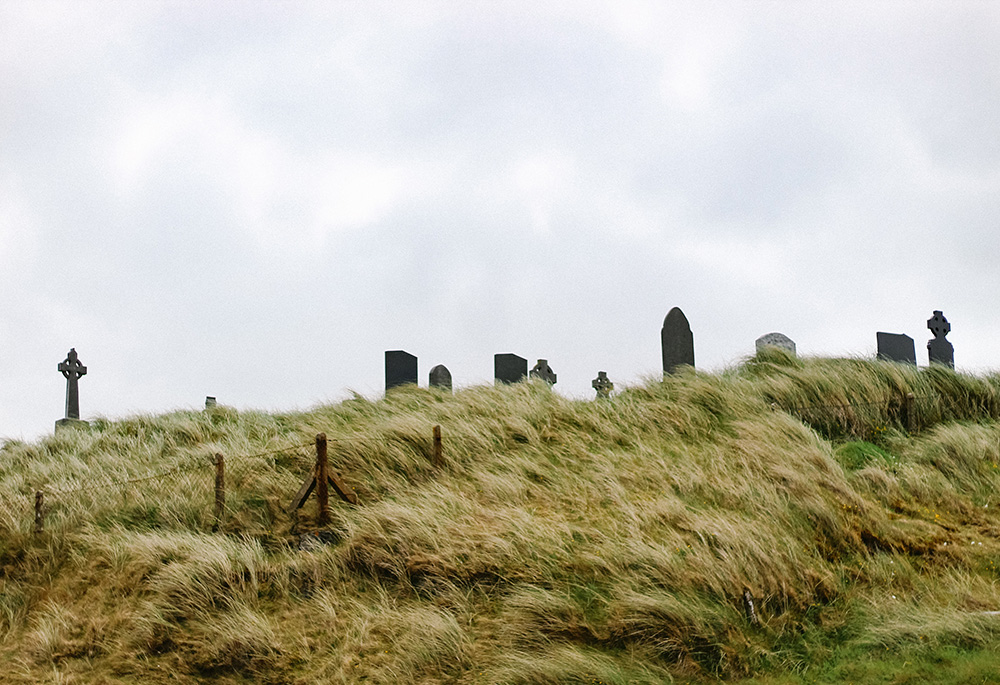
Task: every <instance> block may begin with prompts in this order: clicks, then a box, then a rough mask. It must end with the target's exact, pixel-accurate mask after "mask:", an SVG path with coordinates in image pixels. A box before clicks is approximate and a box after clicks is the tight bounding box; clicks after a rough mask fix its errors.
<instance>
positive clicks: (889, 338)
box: [875, 332, 917, 366]
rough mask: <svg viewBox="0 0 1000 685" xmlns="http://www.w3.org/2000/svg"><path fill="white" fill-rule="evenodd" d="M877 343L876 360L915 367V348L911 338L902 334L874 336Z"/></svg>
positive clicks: (879, 333) (877, 334) (879, 334)
mask: <svg viewBox="0 0 1000 685" xmlns="http://www.w3.org/2000/svg"><path fill="white" fill-rule="evenodd" d="M875 339H876V340H877V341H878V358H879V359H884V360H885V361H888V362H899V363H901V364H913V365H914V366H916V365H917V348H916V347H915V346H914V344H913V338H911V337H910V336H908V335H906V334H904V333H882V332H878V333H876V334H875Z"/></svg>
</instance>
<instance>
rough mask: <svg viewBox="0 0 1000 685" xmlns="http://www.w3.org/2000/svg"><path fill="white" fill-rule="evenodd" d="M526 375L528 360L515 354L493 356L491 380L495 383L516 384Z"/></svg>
mask: <svg viewBox="0 0 1000 685" xmlns="http://www.w3.org/2000/svg"><path fill="white" fill-rule="evenodd" d="M527 375H528V360H527V359H525V358H524V357H518V356H517V355H516V354H495V355H493V378H494V379H495V381H496V382H497V383H517V382H518V381H521V380H523V379H524V378H526V377H527Z"/></svg>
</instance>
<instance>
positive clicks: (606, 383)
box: [590, 371, 615, 398]
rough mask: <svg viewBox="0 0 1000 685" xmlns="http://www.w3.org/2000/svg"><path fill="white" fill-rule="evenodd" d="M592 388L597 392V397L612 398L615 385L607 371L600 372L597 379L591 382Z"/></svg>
mask: <svg viewBox="0 0 1000 685" xmlns="http://www.w3.org/2000/svg"><path fill="white" fill-rule="evenodd" d="M590 387H592V388H593V389H594V390H596V391H597V397H598V398H601V397H611V391H612V390H614V389H615V384H614V383H612V382H611V379H610V378H608V372H607V371H598V372H597V378H595V379H594V380H592V381H590Z"/></svg>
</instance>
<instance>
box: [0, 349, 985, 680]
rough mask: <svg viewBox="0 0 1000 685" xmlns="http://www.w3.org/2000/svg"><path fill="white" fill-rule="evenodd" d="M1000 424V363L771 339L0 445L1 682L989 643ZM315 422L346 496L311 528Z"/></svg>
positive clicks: (785, 654)
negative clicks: (772, 344) (553, 381)
mask: <svg viewBox="0 0 1000 685" xmlns="http://www.w3.org/2000/svg"><path fill="white" fill-rule="evenodd" d="M910 392H912V393H913V394H914V395H915V396H916V398H917V400H916V403H915V408H914V412H915V414H914V416H913V417H912V420H914V421H915V422H916V424H917V428H918V429H919V430H918V431H917V432H915V433H914V434H910V433H908V432H907V423H906V417H905V415H904V414H903V413H902V411H903V407H904V404H905V402H904V398H905V396H906V394H907V393H910ZM998 413H1000V379H997V378H996V377H986V378H978V377H969V376H963V375H959V374H955V373H954V372H951V371H949V370H946V369H940V368H933V369H916V368H913V367H905V366H900V365H893V364H886V363H881V362H869V361H864V360H859V359H847V360H828V359H796V358H794V357H790V356H788V355H786V354H782V353H781V352H779V351H768V352H767V353H765V354H763V355H759V356H757V357H754V358H752V359H749V360H747V361H746V362H745V363H743V364H741V365H740V366H738V367H736V368H733V369H730V370H727V371H726V372H724V373H721V374H705V373H695V372H693V371H689V372H687V373H683V374H680V375H679V376H675V377H670V378H667V379H665V380H663V381H661V380H659V379H656V380H650V381H648V382H646V383H644V384H643V385H641V386H638V387H635V388H630V389H627V390H625V391H623V392H620V393H619V394H618V395H616V396H615V397H612V398H611V399H609V400H607V401H595V402H583V401H573V400H568V399H565V398H562V397H560V396H559V395H557V394H555V393H553V392H552V391H551V390H550V389H549V388H548V387H547V386H545V385H543V384H539V383H524V384H519V385H515V386H511V387H476V388H470V389H466V390H461V391H459V392H458V393H456V394H455V395H454V396H452V395H449V394H444V393H441V392H438V391H427V390H419V389H416V388H411V389H399V390H397V391H394V392H392V393H390V395H389V397H388V398H386V399H384V400H380V401H378V402H372V401H368V400H366V399H364V398H360V397H356V398H354V399H351V400H348V401H346V402H343V403H341V404H338V405H334V406H322V407H317V408H315V409H314V410H311V411H307V412H301V413H295V414H285V415H267V414H262V413H254V412H246V413H239V412H236V411H233V410H231V409H227V408H225V407H218V408H215V409H212V410H208V411H205V412H179V413H176V414H171V415H166V416H161V417H148V416H140V417H134V418H131V419H127V420H124V421H118V422H112V421H105V420H101V421H97V422H95V425H94V426H93V427H92V428H91V430H89V431H80V432H75V433H74V432H68V433H63V434H60V435H59V436H55V437H51V438H47V439H44V440H41V441H39V442H38V443H34V444H25V443H20V442H8V443H6V444H5V445H4V446H3V447H2V448H0V529H2V530H3V531H4V535H3V536H2V540H0V564H2V569H3V573H2V574H0V636H2V644H0V658H2V659H3V660H4V662H6V663H8V664H10V668H9V669H8V671H7V672H6V673H5V678H6V679H7V680H9V681H10V682H25V683H27V682H53V683H54V682H61V683H63V682H152V683H157V682H164V683H166V682H192V683H193V682H206V681H207V682H219V683H243V682H265V683H266V682H273V683H312V682H329V683H357V682H367V683H587V682H595V683H597V682H603V683H623V684H624V683H662V682H673V681H676V682H690V681H711V680H713V679H716V678H726V679H739V678H743V677H749V676H753V675H755V674H762V673H764V674H766V673H770V674H778V675H780V674H785V677H800V676H801V677H803V678H810V677H816V674H818V673H821V672H822V670H823V669H824V668H826V667H828V665H829V664H830V663H831V660H834V661H836V660H837V659H850V658H853V657H854V656H856V655H858V654H865V655H868V656H870V657H871V658H876V657H877V655H878V654H886V655H893V654H898V653H901V652H904V651H905V652H906V653H907V654H910V653H912V654H913V655H915V656H914V658H915V659H916V660H917V661H919V660H920V659H921V658H924V659H926V660H932V659H933V658H935V654H937V653H938V652H936V651H935V650H939V649H941V648H943V647H949V648H951V647H955V648H962V649H969V650H990V649H995V648H996V647H997V646H998V640H1000V636H998V629H1000V617H997V616H995V615H992V614H990V613H988V612H990V611H995V610H1000V590H998V584H997V580H998V577H1000V570H998V568H997V563H998V560H997V554H998V552H1000V540H998V537H1000V536H998V533H1000V519H998V516H997V506H998V502H997V495H996V492H997V486H998V484H1000V468H998V463H1000V425H998V424H997V422H996V419H997V416H998ZM436 424H438V425H441V426H442V428H443V432H444V440H445V442H444V445H445V458H446V461H447V464H446V466H445V467H444V468H441V469H436V468H434V467H433V466H432V464H431V459H430V457H431V450H432V442H431V428H432V426H434V425H436ZM318 432H325V433H326V434H327V435H328V437H329V440H330V459H331V464H332V466H333V468H334V469H335V470H336V471H338V472H340V473H341V474H342V475H343V477H344V478H345V479H346V480H347V481H348V482H349V483H350V485H351V486H352V487H353V488H354V489H355V490H356V491H357V493H358V496H359V499H360V502H359V505H358V506H356V507H352V506H349V505H347V504H345V503H342V502H338V503H336V504H334V506H333V511H332V519H333V521H332V523H331V525H330V526H329V527H328V530H327V533H326V537H325V541H326V542H327V543H330V544H322V543H315V542H314V541H313V542H310V541H309V540H306V541H305V542H306V544H300V542H302V539H301V538H300V535H301V534H303V533H306V532H310V531H312V530H313V529H314V524H313V521H314V517H313V513H312V512H313V510H314V506H315V505H314V503H310V504H307V506H306V508H304V509H303V510H302V511H301V512H299V513H297V514H289V513H288V512H287V511H286V507H287V505H288V503H289V501H290V499H291V496H292V494H293V493H294V492H295V491H296V490H297V489H298V486H299V484H300V482H301V480H302V478H303V477H304V476H305V474H306V473H307V472H308V470H309V468H310V467H311V463H312V456H311V450H312V447H311V446H310V445H311V442H312V440H313V438H314V437H315V434H316V433H318ZM286 448H287V449H286ZM216 452H219V453H222V454H224V455H225V457H226V464H227V503H226V511H225V516H224V519H223V520H222V521H221V522H219V523H218V525H217V522H216V521H215V519H214V516H213V509H212V506H213V481H214V469H213V465H212V463H213V462H212V459H213V455H214V454H215V453H216ZM126 481H133V482H130V483H127V484H123V483H125V482H126ZM37 489H41V490H43V491H45V493H46V502H47V510H46V516H45V525H46V529H45V532H44V533H42V534H40V535H35V534H32V532H31V529H32V518H31V516H32V504H33V501H34V500H33V497H34V492H35V490H37ZM216 528H217V530H215V529H216ZM213 531H214V532H213ZM746 598H750V600H751V601H752V603H753V612H752V614H751V612H750V610H749V607H748V606H747V604H746ZM838 655H839V656H838ZM845 655H846V656H845ZM872 655H876V656H872ZM886 658H888V657H886ZM809 674H812V675H809Z"/></svg>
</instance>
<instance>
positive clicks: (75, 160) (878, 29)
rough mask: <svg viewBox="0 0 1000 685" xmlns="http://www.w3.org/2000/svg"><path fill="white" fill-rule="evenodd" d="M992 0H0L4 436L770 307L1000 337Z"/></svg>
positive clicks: (609, 345) (822, 349) (581, 349)
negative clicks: (388, 357) (73, 370)
mask: <svg viewBox="0 0 1000 685" xmlns="http://www.w3.org/2000/svg"><path fill="white" fill-rule="evenodd" d="M998 129H1000V3H996V2H989V1H983V2H960V1H955V0H949V1H947V2H945V1H942V2H933V3H925V2H916V1H911V0H906V1H900V2H881V3H879V2H858V3H845V2H838V3H828V2H802V1H799V0H796V1H795V2H787V3H777V2H720V3H713V2H704V1H701V0H699V1H697V2H690V3H679V2H678V3H670V2H643V1H641V0H635V1H624V2H623V1H622V0H615V1H613V2H585V1H584V2H581V1H580V0H574V1H573V2H551V3H545V2H541V3H540V2H537V1H531V2H448V3H432V2H425V1H421V2H413V3H406V2H386V3H377V2H368V1H365V2H318V3H309V2H282V3H250V2H243V1H240V2H204V1H200V2H166V3H158V2H149V1H147V2H140V3H135V2H127V3H126V2H121V3H118V2H82V1H77V0H74V1H73V2H65V3H54V2H44V1H37V0H36V1H32V2H28V1H26V0H0V436H4V437H8V438H23V439H35V438H37V437H39V436H41V435H44V434H45V433H47V432H50V431H51V430H52V425H53V422H54V420H55V419H58V418H60V417H61V416H62V412H63V403H64V395H65V381H64V379H63V378H62V376H61V375H60V374H59V372H58V371H57V370H56V366H57V364H58V363H59V362H60V361H62V360H63V359H64V358H65V357H66V353H67V351H68V350H69V349H70V347H75V348H76V350H77V351H78V353H79V355H80V360H81V361H82V362H83V363H84V364H86V365H87V367H88V369H89V372H88V374H87V376H86V377H84V378H83V379H82V380H81V381H80V397H81V409H82V414H83V418H92V417H94V416H98V415H102V416H108V417H112V418H118V417H125V416H128V415H132V414H135V413H145V412H161V411H166V410H171V409H181V408H199V407H201V406H203V403H204V398H205V396H206V395H215V396H218V398H219V402H220V403H223V404H227V405H231V406H234V407H237V408H241V409H242V408H260V409H269V410H270V409H274V410H292V409H305V408H308V407H310V406H313V405H315V404H317V403H320V402H327V401H337V400H339V399H343V398H344V397H347V396H349V393H350V391H351V390H354V391H357V392H360V393H361V394H363V395H365V396H367V397H371V398H377V397H379V396H380V395H381V393H382V388H383V383H384V379H383V363H384V362H383V353H384V351H385V350H391V349H404V350H407V351H409V352H411V353H413V354H415V355H417V356H418V357H419V360H420V362H419V364H420V368H419V373H420V380H421V384H422V385H426V383H427V373H428V371H429V370H430V368H431V367H432V366H434V365H436V364H440V363H443V364H446V365H447V366H448V367H449V368H450V369H451V371H452V374H453V376H454V379H455V382H456V385H459V386H462V385H471V384H479V383H489V382H491V379H492V375H493V355H494V354H495V353H497V352H513V353H516V354H519V355H521V356H522V357H526V358H528V360H529V365H531V364H534V362H535V360H537V359H538V358H545V359H548V360H549V363H550V365H551V366H552V368H553V370H554V371H555V372H556V373H557V374H558V375H559V382H558V384H557V386H556V389H557V390H558V391H561V392H563V393H564V394H566V395H568V396H571V397H588V398H589V397H592V396H593V391H592V390H591V389H590V382H591V380H592V379H593V378H594V377H595V376H596V375H597V371H598V370H604V371H607V372H608V374H609V376H610V378H611V379H612V380H614V381H615V382H616V383H619V384H622V385H627V384H629V383H636V382H638V381H639V380H640V379H641V378H642V377H643V376H644V375H650V374H653V375H655V374H657V373H659V371H660V364H661V362H660V347H659V346H660V343H659V331H660V326H661V325H662V322H663V318H664V316H665V315H666V313H667V311H669V310H670V308H671V307H674V306H679V307H681V308H682V309H683V311H684V312H685V314H686V315H687V317H688V319H689V321H690V322H691V326H692V329H693V331H694V336H695V351H696V359H697V365H698V366H699V367H700V368H706V369H721V368H724V367H726V366H727V365H731V364H734V363H737V362H738V361H739V360H740V359H741V358H742V357H744V356H745V355H748V354H751V353H752V351H753V343H754V340H755V339H756V338H757V337H759V336H760V335H763V334H765V333H768V332H771V331H780V332H782V333H784V334H786V335H788V336H789V337H791V338H792V339H793V340H795V342H796V343H797V345H798V348H799V352H800V353H801V354H809V355H836V356H841V355H873V354H874V352H875V333H876V331H880V330H881V331H889V332H896V333H906V334H908V335H910V336H911V337H913V338H914V339H915V340H916V347H917V358H918V361H919V362H920V363H921V364H926V361H927V354H926V349H925V344H926V341H927V339H928V338H929V337H930V334H929V332H928V331H927V330H926V321H927V319H928V318H930V316H931V314H932V311H933V310H935V309H940V310H943V311H944V313H945V316H947V317H948V319H949V320H950V322H951V323H952V326H953V332H952V334H951V335H950V336H949V339H950V340H951V341H952V343H953V344H954V346H955V358H956V364H957V366H958V368H959V369H961V370H965V371H971V372H976V373H983V372H986V371H988V370H992V369H994V368H998V367H1000V346H998V345H997V341H1000V319H998V312H997V294H998V292H1000V270H998V268H997V260H998V258H1000V249H998V248H1000V232H998V228H1000V130H998Z"/></svg>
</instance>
